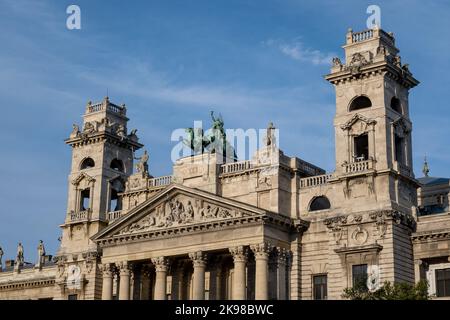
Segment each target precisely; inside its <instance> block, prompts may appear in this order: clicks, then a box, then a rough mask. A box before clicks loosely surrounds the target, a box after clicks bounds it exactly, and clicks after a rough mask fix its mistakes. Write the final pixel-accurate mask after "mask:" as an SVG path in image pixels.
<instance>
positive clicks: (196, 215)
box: [118, 195, 246, 234]
mask: <svg viewBox="0 0 450 320" xmlns="http://www.w3.org/2000/svg"><path fill="white" fill-rule="evenodd" d="M243 215H246V214H244V213H243V212H241V211H239V210H236V209H230V208H226V207H223V206H218V205H216V204H213V203H210V202H207V201H203V200H199V199H192V198H190V197H187V196H184V195H179V196H176V197H173V198H172V199H170V200H166V201H164V202H163V203H161V204H159V205H157V206H156V207H155V208H154V209H152V210H151V211H150V213H149V214H147V215H146V216H145V217H143V218H141V219H140V220H138V221H136V222H133V223H131V224H130V225H128V226H126V227H124V228H123V229H121V230H120V231H119V233H118V234H129V233H136V232H143V231H148V230H151V229H158V228H168V227H176V226H181V225H187V224H191V223H201V222H204V221H208V220H220V219H227V218H233V217H239V216H243Z"/></svg>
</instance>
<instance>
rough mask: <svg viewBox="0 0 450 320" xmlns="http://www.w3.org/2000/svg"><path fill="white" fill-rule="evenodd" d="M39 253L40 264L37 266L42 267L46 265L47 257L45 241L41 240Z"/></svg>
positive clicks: (38, 248)
mask: <svg viewBox="0 0 450 320" xmlns="http://www.w3.org/2000/svg"><path fill="white" fill-rule="evenodd" d="M37 252H38V262H37V265H38V266H41V265H42V264H43V263H44V257H45V247H44V241H42V240H39V245H38V247H37Z"/></svg>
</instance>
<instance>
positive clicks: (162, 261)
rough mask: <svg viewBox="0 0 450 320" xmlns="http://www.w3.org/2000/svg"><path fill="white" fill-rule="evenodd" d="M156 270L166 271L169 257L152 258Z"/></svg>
mask: <svg viewBox="0 0 450 320" xmlns="http://www.w3.org/2000/svg"><path fill="white" fill-rule="evenodd" d="M152 263H153V264H154V265H155V270H156V272H167V271H168V269H169V263H170V261H169V259H168V258H167V257H157V258H152Z"/></svg>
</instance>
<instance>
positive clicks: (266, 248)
mask: <svg viewBox="0 0 450 320" xmlns="http://www.w3.org/2000/svg"><path fill="white" fill-rule="evenodd" d="M273 248H274V246H273V245H272V244H271V243H269V242H262V243H258V244H254V245H251V246H250V249H251V250H252V251H253V253H254V254H255V259H260V258H267V257H268V256H269V253H270V252H271V251H272V250H273Z"/></svg>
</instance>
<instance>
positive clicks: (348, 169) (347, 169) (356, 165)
mask: <svg viewBox="0 0 450 320" xmlns="http://www.w3.org/2000/svg"><path fill="white" fill-rule="evenodd" d="M373 163H374V161H373V160H366V161H356V162H351V163H345V164H344V165H343V167H344V173H356V172H363V171H368V170H372V169H373V168H374V164H373Z"/></svg>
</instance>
